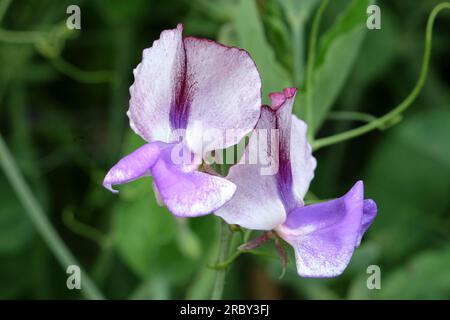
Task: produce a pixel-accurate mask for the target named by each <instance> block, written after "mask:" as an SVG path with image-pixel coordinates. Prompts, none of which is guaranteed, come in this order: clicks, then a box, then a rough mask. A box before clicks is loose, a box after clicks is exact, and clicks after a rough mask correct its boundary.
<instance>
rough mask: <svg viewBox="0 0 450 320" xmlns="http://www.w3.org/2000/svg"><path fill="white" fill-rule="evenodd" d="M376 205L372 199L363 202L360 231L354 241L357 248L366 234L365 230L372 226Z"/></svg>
mask: <svg viewBox="0 0 450 320" xmlns="http://www.w3.org/2000/svg"><path fill="white" fill-rule="evenodd" d="M377 210H378V209H377V204H376V203H375V201H373V200H372V199H366V200H364V204H363V215H362V220H361V229H360V230H359V235H358V238H357V240H356V246H357V247H358V246H359V245H360V243H361V239H362V237H363V235H364V233H366V231H367V229H369V227H370V225H371V224H372V222H373V220H374V219H375V217H376V215H377Z"/></svg>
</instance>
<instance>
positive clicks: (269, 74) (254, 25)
mask: <svg viewBox="0 0 450 320" xmlns="http://www.w3.org/2000/svg"><path fill="white" fill-rule="evenodd" d="M232 25H233V29H234V33H235V34H236V38H237V43H231V44H230V43H227V39H219V41H220V42H223V43H225V44H228V45H237V46H239V47H241V48H243V49H245V50H247V51H248V52H249V53H250V55H251V56H252V58H253V60H254V61H255V63H256V65H257V67H258V70H259V72H260V75H261V78H262V83H263V90H262V92H263V97H262V98H263V101H264V102H265V103H267V102H268V97H267V95H268V94H269V93H270V92H274V91H281V90H282V89H283V88H284V87H287V86H289V85H290V84H291V82H292V80H291V79H290V77H289V75H288V74H287V72H286V70H284V69H283V68H282V67H281V66H280V64H279V63H278V62H277V61H276V58H275V54H274V51H273V48H272V47H271V46H270V45H269V43H268V42H267V39H266V37H265V34H264V28H263V24H262V22H261V19H260V17H259V13H258V9H257V7H256V4H255V1H253V0H252V1H250V0H241V1H240V2H239V4H238V5H237V7H236V10H235V16H234V19H233V22H232Z"/></svg>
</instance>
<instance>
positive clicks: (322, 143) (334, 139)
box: [308, 2, 450, 150]
mask: <svg viewBox="0 0 450 320" xmlns="http://www.w3.org/2000/svg"><path fill="white" fill-rule="evenodd" d="M444 9H450V3H449V2H444V3H440V4H438V5H437V6H435V7H434V9H433V11H431V13H430V15H429V16H428V21H427V28H426V32H425V48H424V52H423V59H422V67H421V70H420V75H419V79H418V80H417V83H416V85H415V86H414V88H413V90H412V91H411V93H410V94H409V95H408V96H407V97H406V98H405V100H403V101H402V102H401V103H400V104H399V105H398V106H397V107H395V108H394V109H392V110H391V111H389V112H388V113H386V114H385V115H384V116H382V117H380V118H377V119H376V120H373V121H371V122H369V123H367V124H365V125H362V126H360V127H358V128H355V129H352V130H349V131H346V132H342V133H339V134H336V135H332V136H330V137H326V138H322V139H318V140H316V141H314V142H313V143H312V147H313V150H318V149H320V148H323V147H326V146H330V145H333V144H336V143H339V142H342V141H345V140H348V139H351V138H355V137H358V136H360V135H362V134H365V133H367V132H369V131H372V130H374V129H379V128H383V127H384V126H385V125H386V124H389V123H390V122H391V121H395V120H396V119H398V118H399V117H400V116H401V114H402V113H403V112H404V111H405V110H406V109H407V108H408V107H409V106H410V105H411V104H412V103H413V102H414V100H415V99H416V97H417V96H418V95H419V93H420V91H421V90H422V87H423V85H424V84H425V79H426V77H427V73H428V66H429V63H430V52H431V42H432V36H433V25H434V20H435V19H436V16H437V14H438V13H439V12H440V11H442V10H444ZM308 124H309V123H308Z"/></svg>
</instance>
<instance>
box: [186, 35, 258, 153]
mask: <svg viewBox="0 0 450 320" xmlns="http://www.w3.org/2000/svg"><path fill="white" fill-rule="evenodd" d="M184 46H185V48H186V61H187V68H188V70H187V77H188V83H189V90H190V91H189V92H190V93H189V96H190V99H191V100H190V112H189V117H188V125H187V132H186V138H187V144H188V146H189V148H190V149H191V150H193V151H197V152H198V151H199V150H200V148H202V151H203V152H207V151H211V150H216V149H224V148H227V147H229V146H231V145H234V144H236V143H238V142H239V141H240V140H241V139H242V138H243V137H244V135H246V134H247V133H249V132H250V131H251V130H252V129H253V128H254V127H255V125H256V122H257V121H258V118H259V114H260V108H261V79H260V76H259V73H258V70H257V68H256V65H255V63H254V62H253V60H252V59H251V57H250V55H249V54H248V53H247V52H246V51H244V50H242V49H239V48H234V47H227V46H224V45H221V44H218V43H216V42H214V41H210V40H206V39H198V38H194V37H186V38H185V39H184ZM230 129H234V130H235V134H232V135H228V137H227V139H224V138H225V137H226V135H225V131H226V130H230ZM202 135H203V143H200V142H201V141H202V139H201V136H202Z"/></svg>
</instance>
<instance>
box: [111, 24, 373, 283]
mask: <svg viewBox="0 0 450 320" xmlns="http://www.w3.org/2000/svg"><path fill="white" fill-rule="evenodd" d="M182 30H183V27H182V25H181V24H179V25H178V26H177V28H175V29H172V30H165V31H163V32H162V33H161V36H160V39H159V40H157V41H155V42H154V43H153V46H152V47H151V48H149V49H146V50H144V54H143V59H142V62H141V63H140V64H139V65H138V66H137V68H136V69H135V70H134V76H135V82H134V84H133V85H132V86H131V88H130V94H131V99H130V106H129V110H128V117H129V119H130V126H131V128H132V129H133V130H134V131H135V132H136V133H137V134H138V135H140V136H141V137H142V138H143V139H144V140H145V141H147V144H145V145H143V146H142V147H140V148H139V149H137V150H135V151H134V152H133V153H131V154H130V155H127V156H126V157H124V158H123V159H122V160H120V161H119V162H118V163H117V164H116V165H115V166H114V167H113V168H112V169H111V170H110V171H109V172H108V174H107V175H106V177H105V179H104V182H103V185H104V186H105V187H106V188H108V189H110V190H111V191H113V192H115V190H114V189H112V186H113V185H117V184H122V183H126V182H129V181H132V180H135V179H138V178H140V177H142V176H146V175H151V176H152V177H153V182H154V185H153V187H154V191H155V193H156V195H157V197H158V198H159V199H161V201H162V203H164V204H165V205H166V206H167V208H168V209H169V210H170V211H171V212H172V213H173V214H174V215H175V216H177V217H195V216H201V215H205V214H209V213H212V212H214V213H215V214H216V215H217V216H220V217H221V218H223V219H224V220H225V221H226V222H227V223H229V224H235V225H239V226H241V227H243V228H247V229H252V230H265V231H274V232H275V233H276V234H277V235H278V236H279V237H280V238H282V239H284V240H285V241H286V242H287V243H289V244H290V245H291V246H292V247H293V248H294V251H295V255H296V264H297V270H298V273H299V275H301V276H305V277H332V276H337V275H339V274H340V273H342V272H343V270H344V269H345V268H346V266H347V264H348V263H349V261H350V258H351V256H352V254H353V251H354V249H355V247H357V246H358V245H359V243H360V241H361V238H362V236H363V234H364V233H365V231H366V230H367V228H368V227H369V226H370V224H371V223H372V221H373V219H374V218H375V215H376V212H377V208H376V205H375V202H374V201H372V200H365V199H364V194H363V183H362V182H361V181H359V182H357V183H356V184H355V185H354V186H353V187H352V188H351V190H350V191H349V192H348V193H347V194H345V195H344V196H343V197H341V198H338V199H334V200H331V201H325V202H321V203H318V204H313V205H308V206H304V201H303V198H304V196H305V194H306V192H307V190H308V188H309V184H310V182H311V180H312V179H313V177H314V170H315V167H316V160H315V158H314V157H313V156H312V150H311V146H310V145H309V143H308V141H307V138H306V131H307V126H306V124H305V123H304V122H303V121H302V120H300V119H298V118H297V117H296V116H295V115H293V114H292V106H293V104H294V99H295V96H296V94H297V90H296V89H295V88H286V89H284V90H283V92H280V93H272V94H270V100H271V106H266V105H262V103H261V79H260V76H259V73H258V70H257V68H256V65H255V63H254V62H253V60H252V59H251V57H250V56H249V54H248V53H247V52H246V51H244V50H241V49H238V48H234V47H227V46H223V45H221V44H218V43H216V42H213V41H210V40H206V39H198V38H194V37H183V36H182ZM230 131H232V132H233V134H229V133H230ZM248 134H251V135H250V139H249V141H248V144H247V146H246V148H245V150H244V153H243V155H242V157H241V159H240V161H239V163H237V164H236V165H234V166H232V167H231V168H230V170H229V173H228V175H227V176H226V177H222V176H220V175H218V174H216V173H215V172H214V171H212V170H211V169H210V168H209V167H207V166H204V165H203V162H204V158H205V154H206V153H210V152H214V151H215V150H222V149H225V148H228V147H230V146H233V145H235V144H237V143H239V142H240V141H242V140H243V138H244V137H245V136H246V135H248ZM274 137H275V138H274ZM249 159H256V161H248V160H249ZM267 167H270V170H264V169H265V168H267ZM204 168H208V169H207V170H205V169H204ZM274 168H275V170H274Z"/></svg>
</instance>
